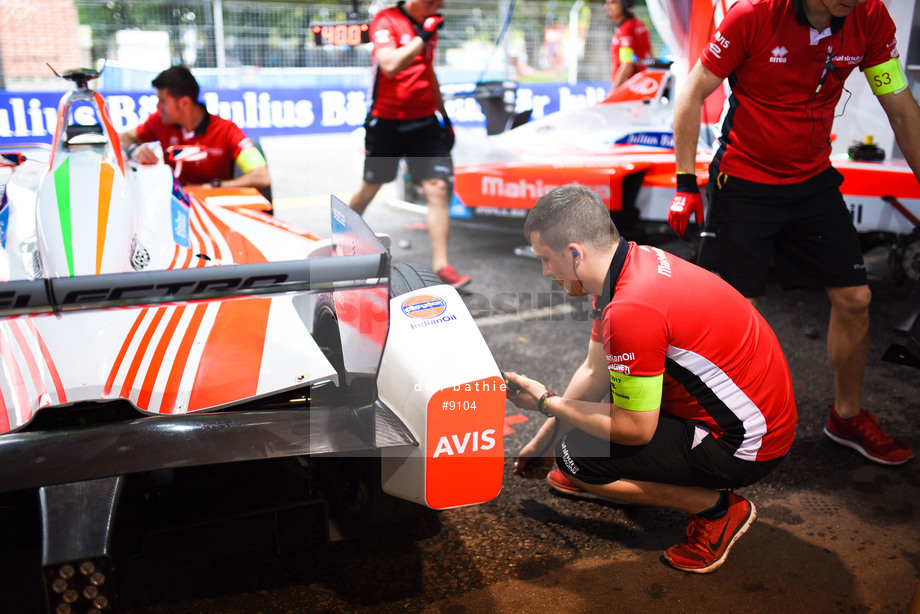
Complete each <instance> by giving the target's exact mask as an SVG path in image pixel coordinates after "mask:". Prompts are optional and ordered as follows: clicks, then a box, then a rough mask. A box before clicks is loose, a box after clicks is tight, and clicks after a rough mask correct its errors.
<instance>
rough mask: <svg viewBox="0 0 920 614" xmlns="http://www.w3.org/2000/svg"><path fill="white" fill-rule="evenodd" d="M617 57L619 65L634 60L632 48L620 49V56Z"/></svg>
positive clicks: (634, 54) (634, 55)
mask: <svg viewBox="0 0 920 614" xmlns="http://www.w3.org/2000/svg"><path fill="white" fill-rule="evenodd" d="M618 57H619V58H620V64H626V63H628V62H632V61H633V60H634V59H635V57H636V53H635V52H634V51H633V50H632V47H620V55H619V56H618Z"/></svg>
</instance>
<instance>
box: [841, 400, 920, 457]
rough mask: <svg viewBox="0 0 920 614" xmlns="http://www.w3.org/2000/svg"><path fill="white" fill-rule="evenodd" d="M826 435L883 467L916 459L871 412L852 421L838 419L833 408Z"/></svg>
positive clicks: (862, 411) (859, 415)
mask: <svg viewBox="0 0 920 614" xmlns="http://www.w3.org/2000/svg"><path fill="white" fill-rule="evenodd" d="M824 434H825V435H827V436H828V437H830V438H831V439H833V440H834V441H836V442H837V443H839V444H840V445H842V446H847V447H848V448H853V449H854V450H856V451H857V452H859V453H860V454H862V455H863V456H865V457H866V458H868V459H869V460H873V461H875V462H877V463H881V464H883V465H900V464H902V463H906V462H907V461H909V460H910V459H912V458H913V457H914V451H913V450H911V449H910V448H908V447H907V446H906V445H904V444H903V443H901V442H900V441H896V440H894V439H892V438H891V437H889V436H888V435H887V434H886V433H885V431H883V430H882V425H881V423H880V422H879V421H878V419H876V417H875V416H873V415H872V414H871V413H869V410H867V409H861V410H859V414H857V415H856V416H855V417H853V418H850V419H848V420H844V419H843V418H841V417H840V416H838V415H837V409H836V408H835V407H834V406H833V405H831V415H830V417H829V418H828V419H827V424H826V425H825V426H824Z"/></svg>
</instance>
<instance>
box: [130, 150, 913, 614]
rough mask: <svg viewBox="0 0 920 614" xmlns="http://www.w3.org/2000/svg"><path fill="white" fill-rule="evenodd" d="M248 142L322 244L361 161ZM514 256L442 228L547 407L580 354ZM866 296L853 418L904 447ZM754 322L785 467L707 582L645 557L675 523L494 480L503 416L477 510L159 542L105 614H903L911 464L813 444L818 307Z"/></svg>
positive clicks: (498, 343)
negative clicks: (792, 401)
mask: <svg viewBox="0 0 920 614" xmlns="http://www.w3.org/2000/svg"><path fill="white" fill-rule="evenodd" d="M263 145H264V146H265V149H266V153H267V156H268V159H269V164H270V167H271V171H272V175H273V183H274V189H275V195H276V203H277V205H278V211H277V213H278V215H279V216H280V217H284V218H287V219H291V220H294V221H297V222H299V223H303V224H305V225H306V226H307V227H308V228H311V230H312V229H318V227H320V226H322V225H323V224H325V226H326V227H328V220H326V219H325V217H326V216H328V213H327V211H326V210H325V208H324V206H322V205H324V204H325V203H328V193H329V192H330V191H331V192H334V193H336V194H338V195H340V196H341V197H342V198H343V199H346V200H347V197H348V195H350V194H351V193H352V192H353V191H354V189H356V188H357V184H358V169H359V168H360V144H359V143H357V144H356V143H355V142H354V140H353V139H352V140H349V138H348V137H342V136H338V137H313V138H310V139H303V138H297V139H294V138H278V139H271V140H268V139H266V142H264V143H263ZM304 195H309V198H304ZM366 219H367V221H368V222H369V224H370V225H371V226H372V228H374V229H375V230H376V231H378V232H386V233H389V234H390V235H391V236H392V238H393V255H394V259H395V260H396V261H405V262H419V263H423V264H428V263H429V257H430V253H429V251H428V238H427V233H426V231H425V230H424V229H423V228H422V227H420V223H421V222H423V219H422V218H421V217H419V216H418V215H415V214H410V213H405V212H402V211H396V210H394V209H392V208H389V207H387V206H385V205H383V204H380V203H374V204H372V205H371V208H370V209H369V210H368V212H367V214H366ZM520 244H522V239H521V237H519V236H511V235H507V234H501V233H493V232H484V231H481V230H477V229H468V228H462V227H460V226H457V225H455V226H454V227H453V229H452V234H451V259H452V262H453V264H454V265H455V266H456V268H457V269H458V270H460V271H461V272H463V273H467V274H470V275H472V276H473V283H472V284H471V285H470V287H469V290H468V292H467V293H466V294H465V295H464V299H465V301H466V303H467V305H468V307H469V308H470V310H471V312H473V315H474V316H476V317H477V319H478V322H479V323H480V327H481V330H482V333H483V335H484V337H485V339H486V341H487V342H488V344H489V346H490V348H491V350H492V352H493V354H494V356H495V358H496V361H497V362H498V364H499V365H500V367H501V368H503V369H506V370H517V371H519V372H524V373H527V374H528V375H529V376H531V377H534V378H536V379H538V380H540V381H542V382H544V383H545V384H547V385H548V386H549V387H550V388H552V389H556V390H560V389H562V388H564V386H565V384H566V383H567V382H568V378H569V376H570V375H571V373H572V371H573V370H574V369H575V368H576V367H577V365H578V364H579V363H580V361H581V360H582V359H583V357H584V352H585V349H586V347H587V338H588V331H589V328H590V323H589V321H588V320H587V319H586V318H585V317H584V313H585V311H584V309H585V305H584V303H583V302H578V301H574V300H568V299H565V298H564V297H563V296H562V294H561V293H560V292H559V291H558V289H556V288H554V287H553V286H552V284H551V282H550V281H548V280H545V279H543V278H542V276H541V274H540V267H539V264H538V262H537V261H536V260H532V259H527V258H522V257H519V256H515V255H514V254H513V247H514V246H516V245H520ZM400 245H401V246H402V247H400ZM665 247H666V248H671V249H673V250H674V251H676V252H679V251H680V250H681V249H683V247H682V246H681V245H680V244H679V243H675V244H673V245H668V246H665ZM871 287H872V290H873V293H874V300H873V307H872V342H871V348H870V358H869V364H868V367H867V372H866V382H865V405H866V406H867V407H868V408H871V409H872V410H873V411H874V412H876V413H877V415H878V416H879V417H881V418H882V419H883V420H884V421H885V423H886V428H887V429H888V430H889V432H891V433H895V434H897V435H898V436H900V437H901V438H902V439H904V440H906V441H907V443H909V444H910V445H911V446H913V447H914V448H915V449H918V448H920V402H918V400H917V398H918V393H920V389H918V388H920V387H918V381H920V371H918V370H916V369H911V368H909V367H904V366H899V365H893V364H890V363H885V362H881V361H880V360H879V358H880V356H881V354H882V353H883V351H884V349H885V348H886V347H887V345H888V342H889V340H890V337H891V335H890V331H891V330H892V327H893V322H894V319H895V318H896V317H897V316H898V315H899V313H900V310H901V306H902V305H903V302H904V299H905V298H906V296H907V292H908V287H906V286H905V287H898V286H896V285H895V284H894V283H892V282H891V281H890V280H874V281H872V282H871ZM759 309H760V310H761V312H762V313H763V315H764V316H765V318H766V319H767V321H768V322H770V323H771V325H772V326H773V327H774V329H775V331H776V333H777V336H778V337H779V339H780V342H781V343H782V346H783V349H784V351H785V353H786V357H787V360H788V361H789V363H790V368H791V371H792V375H793V379H794V383H795V389H796V397H797V402H798V409H799V425H798V429H797V436H796V441H795V444H794V446H793V448H792V451H791V453H790V455H789V457H788V458H787V459H786V461H785V462H784V463H783V464H782V465H781V466H780V467H779V468H778V469H777V470H776V471H774V472H773V473H772V474H771V475H769V476H768V477H767V478H765V479H764V480H762V481H761V482H759V483H758V484H755V485H753V486H751V487H748V488H745V489H742V490H741V491H740V492H741V493H742V494H743V495H745V496H747V497H749V498H750V499H751V500H752V501H754V503H755V504H756V505H757V508H758V511H759V518H758V521H757V522H756V523H755V524H754V525H753V527H752V528H751V530H750V531H749V532H748V533H747V534H746V535H745V536H744V537H742V538H741V539H740V540H739V541H738V543H737V544H736V545H735V547H734V549H733V550H732V552H731V554H730V555H729V557H728V559H727V562H726V563H725V565H724V566H723V567H722V568H721V569H719V570H718V571H717V572H716V573H714V574H711V575H706V576H697V575H693V574H685V573H682V572H679V571H675V570H673V569H670V568H669V567H667V566H666V565H664V564H663V563H662V560H661V552H662V551H663V550H664V549H665V548H667V547H668V546H670V545H672V544H673V543H676V542H677V541H680V540H681V539H682V538H683V534H684V529H685V527H686V518H685V516H684V515H683V514H681V513H678V512H674V511H671V510H664V509H658V508H651V507H643V506H633V507H623V506H615V505H611V504H603V503H597V502H587V501H579V500H572V499H568V498H565V497H562V496H557V495H555V494H553V493H551V492H550V491H549V489H548V488H547V487H546V485H545V483H543V482H539V481H525V480H523V479H520V478H517V477H515V476H512V475H511V474H510V469H511V462H512V459H513V457H514V454H515V453H516V451H517V450H518V449H519V448H520V447H521V446H522V445H523V444H524V443H525V442H526V441H528V439H529V438H530V436H531V435H532V434H533V433H534V431H535V429H536V428H537V426H538V425H539V424H540V422H541V420H542V417H540V416H538V415H536V414H533V413H530V412H523V411H520V410H518V409H516V408H515V407H514V406H512V405H510V404H509V405H508V407H507V410H506V415H507V416H508V417H510V418H512V419H516V418H517V417H520V416H523V418H525V419H526V421H523V422H517V423H515V424H513V425H511V429H513V431H514V432H513V433H512V434H509V435H507V436H506V437H505V438H504V443H505V446H506V456H507V458H506V462H505V478H504V487H503V490H502V492H501V494H500V495H499V496H498V497H497V498H496V499H495V500H493V501H491V502H488V503H486V504H483V505H479V506H474V507H468V508H461V509H456V510H450V511H446V512H441V513H437V514H429V515H424V516H423V517H422V518H420V519H419V520H418V521H417V522H415V523H414V524H413V525H411V526H409V527H404V528H400V529H387V530H380V531H378V532H377V533H375V534H372V535H365V536H362V537H360V538H353V539H346V540H341V541H337V542H332V543H325V544H321V543H313V542H308V541H306V540H304V541H284V540H282V542H283V543H281V544H280V545H279V544H277V543H276V542H275V541H274V540H273V539H272V531H271V530H270V529H266V528H264V527H263V528H262V530H261V532H260V531H259V530H256V529H253V528H252V527H249V526H247V527H243V528H241V527H232V526H231V527H225V528H224V530H223V531H220V532H217V533H213V532H208V533H197V534H196V533H195V532H191V533H186V534H184V535H183V536H181V537H178V538H175V537H163V538H162V539H159V540H155V541H153V542H152V543H151V544H150V549H149V550H148V551H145V552H144V553H143V554H142V555H139V556H136V557H133V558H132V559H131V560H129V561H127V563H126V566H125V568H124V569H123V576H124V577H125V581H124V582H123V584H122V586H121V591H120V593H121V594H120V603H121V606H122V611H125V612H130V613H135V614H141V613H143V614H154V613H157V614H163V613H169V614H185V613H188V614H191V613H195V614H200V613H205V612H213V613H221V614H253V613H257V612H260V613H265V614H269V613H285V614H287V613H300V612H426V613H439V614H463V613H474V612H475V613H479V612H522V611H526V612H533V613H543V612H553V613H555V612H586V613H587V612H675V611H680V612H718V611H725V612H811V613H821V612H904V611H906V610H907V606H908V603H909V602H910V599H911V595H912V594H913V591H914V588H915V586H916V585H917V580H918V577H920V532H918V529H917V527H918V519H920V511H918V503H920V461H917V460H913V461H911V462H910V463H908V464H907V465H904V466H901V467H884V466H880V465H876V464H874V463H870V462H868V461H866V460H864V459H863V458H862V457H861V456H859V455H858V454H856V453H855V452H853V451H852V450H849V449H847V448H843V447H840V446H838V445H836V444H834V443H832V442H831V441H830V440H828V439H827V438H826V437H825V436H824V435H823V434H822V432H821V429H822V427H823V424H824V421H825V419H826V416H827V404H828V403H829V402H830V401H831V399H832V390H833V383H832V378H831V373H830V368H829V366H828V364H827V357H826V351H825V344H826V334H825V332H824V331H825V328H826V322H827V318H828V311H829V308H828V305H827V300H826V298H825V296H824V294H823V293H822V292H818V291H796V292H786V293H784V292H782V291H780V290H779V289H778V287H777V286H776V285H775V284H771V287H770V289H769V293H768V296H767V297H766V298H765V299H763V300H762V301H761V302H760V303H759ZM512 421H513V420H512Z"/></svg>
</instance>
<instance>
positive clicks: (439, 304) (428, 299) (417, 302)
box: [401, 294, 447, 320]
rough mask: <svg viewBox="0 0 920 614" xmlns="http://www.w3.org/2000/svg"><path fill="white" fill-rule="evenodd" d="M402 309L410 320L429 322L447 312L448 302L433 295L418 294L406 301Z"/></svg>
mask: <svg viewBox="0 0 920 614" xmlns="http://www.w3.org/2000/svg"><path fill="white" fill-rule="evenodd" d="M401 309H402V312H403V313H404V314H406V315H407V316H409V317H410V318H418V319H420V320H427V319H428V318H436V317H438V316H439V315H441V314H442V313H444V312H445V311H446V310H447V302H446V301H445V300H444V299H442V298H440V297H438V296H433V295H431V294H418V295H416V296H413V297H411V298H407V299H406V300H404V301H403V304H402V307H401Z"/></svg>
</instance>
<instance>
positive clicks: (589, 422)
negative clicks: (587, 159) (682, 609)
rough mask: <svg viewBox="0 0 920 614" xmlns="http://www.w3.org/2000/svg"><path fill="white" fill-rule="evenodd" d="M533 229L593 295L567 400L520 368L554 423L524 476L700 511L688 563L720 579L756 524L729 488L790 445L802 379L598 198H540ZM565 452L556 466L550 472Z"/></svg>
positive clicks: (680, 549)
mask: <svg viewBox="0 0 920 614" xmlns="http://www.w3.org/2000/svg"><path fill="white" fill-rule="evenodd" d="M524 234H525V235H526V236H527V239H528V241H530V243H531V245H532V246H533V250H534V253H535V254H536V255H537V256H538V257H539V258H540V260H541V261H542V263H543V274H544V275H546V276H552V277H553V278H554V279H555V280H556V282H557V283H559V284H560V285H561V286H562V287H563V288H564V289H565V291H566V292H567V293H568V294H570V295H572V296H579V295H585V294H593V295H594V307H595V315H594V316H593V317H595V319H596V321H595V322H594V327H593V329H592V331H591V340H590V341H589V343H588V355H587V358H585V361H584V363H582V365H581V366H580V367H579V368H578V370H577V371H576V372H575V374H574V375H573V376H572V379H571V381H570V382H569V385H568V386H567V387H566V390H565V392H564V393H563V394H562V395H560V396H556V395H554V394H553V393H552V392H548V391H547V390H546V388H545V387H544V386H543V385H542V384H539V383H538V382H536V381H534V380H531V379H527V378H524V377H522V376H519V375H517V374H513V373H507V374H505V377H506V379H507V381H508V382H509V383H510V384H511V385H512V386H514V385H516V386H519V387H520V389H521V391H520V392H518V393H516V394H513V395H512V396H511V401H512V402H513V403H514V404H515V405H517V406H518V407H520V408H522V409H529V410H538V411H542V412H543V413H545V414H546V415H548V416H550V418H549V419H548V420H547V421H546V422H545V423H544V424H543V425H542V427H541V428H540V430H539V432H538V433H537V435H536V436H535V437H534V438H533V440H531V441H530V442H529V443H528V444H527V445H526V446H524V448H522V449H521V452H520V454H519V456H518V459H517V461H516V462H515V469H514V473H516V474H517V475H521V476H523V477H533V478H539V477H542V476H543V475H546V478H547V481H548V482H549V484H550V486H551V487H552V488H554V489H556V490H558V491H560V492H563V493H567V494H570V495H574V496H581V497H584V498H595V499H597V498H603V499H609V500H614V501H619V502H628V503H638V504H644V505H659V506H665V507H670V508H674V509H679V510H683V511H685V512H687V513H688V514H690V526H689V528H688V530H687V540H686V541H685V542H682V543H679V544H677V545H675V546H672V547H671V548H668V550H667V551H666V552H665V555H664V556H665V559H666V560H667V561H668V562H669V563H670V564H671V565H672V566H674V567H676V568H677V569H681V570H684V571H689V572H693V573H709V572H712V571H715V570H716V569H717V568H718V567H719V566H720V565H721V564H722V563H723V562H724V561H725V557H726V556H727V555H728V551H729V549H730V548H731V546H732V544H733V543H734V542H735V541H736V540H737V539H738V538H739V537H740V536H741V535H742V534H743V533H744V532H745V531H747V529H748V528H749V527H750V525H751V524H753V522H754V520H755V519H756V518H757V511H756V508H755V507H754V504H753V503H751V502H750V501H748V500H747V499H745V498H744V497H741V496H739V495H737V494H735V493H734V492H731V491H730V490H727V489H733V488H739V487H742V486H746V485H749V484H753V483H754V482H756V481H758V480H759V479H761V478H762V477H764V476H765V475H767V474H768V473H769V472H770V471H772V470H773V469H774V468H775V467H776V466H777V465H778V464H779V463H780V462H781V461H782V459H783V458H784V457H785V455H786V453H787V452H788V451H789V448H790V446H792V441H793V438H794V436H795V424H796V419H797V414H796V407H795V398H794V396H793V389H792V378H791V377H790V375H789V367H788V366H787V364H786V359H785V357H784V356H783V352H782V349H781V348H780V345H779V342H778V341H777V339H776V336H775V335H774V334H773V331H772V330H771V329H770V326H769V325H768V324H767V323H766V321H764V319H763V318H762V317H761V316H760V314H759V313H758V312H757V310H756V309H754V307H753V306H752V305H751V304H750V303H748V302H747V301H746V300H745V299H744V297H742V296H741V295H740V294H739V293H738V292H737V291H735V290H734V289H733V288H732V287H731V286H729V285H728V284H727V283H725V282H724V281H722V280H721V279H719V278H718V277H716V276H715V275H713V274H712V273H710V272H708V271H706V270H705V269H702V268H700V267H697V266H696V265H694V264H691V263H689V262H686V261H684V260H681V259H680V258H677V257H675V256H673V255H671V254H668V253H667V252H664V251H662V250H660V249H658V248H655V247H649V246H645V245H636V244H635V243H628V242H627V241H626V240H625V239H623V238H622V237H620V236H619V233H618V232H617V229H616V227H615V226H614V225H613V222H611V221H610V215H609V213H608V211H607V208H606V207H605V206H604V203H603V202H602V201H601V199H600V198H599V197H598V196H597V195H596V194H595V193H594V192H592V191H591V190H589V189H588V188H586V187H584V186H581V185H578V184H569V185H566V186H562V187H559V188H555V189H553V190H551V191H550V192H548V193H546V194H545V195H544V196H542V197H540V199H539V200H538V201H537V203H536V204H535V205H534V207H533V209H532V210H531V211H530V213H529V214H528V216H527V221H526V222H525V224H524ZM554 445H555V446H556V448H555V461H556V462H557V464H558V466H559V468H558V469H555V470H552V471H550V472H549V473H548V475H547V473H546V472H547V471H548V470H549V467H550V466H551V463H552V460H553V457H552V456H546V455H545V452H546V451H547V450H550V449H551V446H554Z"/></svg>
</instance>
